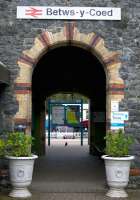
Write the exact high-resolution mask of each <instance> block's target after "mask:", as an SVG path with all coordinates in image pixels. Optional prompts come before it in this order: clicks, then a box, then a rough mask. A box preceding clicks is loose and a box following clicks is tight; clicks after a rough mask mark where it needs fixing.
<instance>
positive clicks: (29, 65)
mask: <svg viewBox="0 0 140 200" xmlns="http://www.w3.org/2000/svg"><path fill="white" fill-rule="evenodd" d="M29 4H30V5H29ZM17 6H81V7H84V6H85V7H86V6H91V7H119V8H121V9H122V19H121V20H120V21H110V20H107V21H106V20H73V21H71V20H46V19H45V20H39V19H35V20H31V19H26V20H24V19H16V7H17ZM139 10H140V2H139V1H138V0H134V1H129V0H123V1H120V0H104V1H103V0H98V1H97V0H80V1H78V0H58V1H52V0H48V1H47V2H46V1H45V0H40V1H36V0H31V1H30V2H29V1H27V0H20V1H17V0H15V1H9V0H5V1H3V0H1V1H0V13H1V18H0V60H1V62H2V63H4V64H5V65H6V66H7V68H8V70H9V71H10V86H8V87H6V88H5V89H4V90H2V91H1V94H0V131H3V130H13V129H14V127H15V125H16V124H24V125H26V127H27V131H30V130H31V124H32V111H31V110H32V95H31V93H32V92H31V91H32V73H33V69H34V67H35V66H36V65H37V63H38V62H39V60H40V58H41V56H43V55H45V54H47V51H48V47H49V48H54V47H55V45H56V44H58V46H61V44H63V45H64V46H69V42H71V45H74V46H76V47H78V48H83V49H85V50H87V46H88V47H89V48H90V52H91V53H93V54H94V55H95V57H97V58H98V59H99V60H100V61H101V63H102V65H103V66H104V70H105V74H106V88H107V89H106V113H107V115H106V116H107V122H110V112H111V111H110V110H111V101H112V100H117V101H118V102H119V109H120V110H121V111H123V110H124V111H128V112H129V121H128V122H127V126H126V127H125V130H126V133H127V134H132V135H133V136H134V137H135V145H134V148H133V151H134V153H135V155H136V165H139V164H140V159H139V154H140V153H139V152H140V151H139V144H140V130H139V128H140V111H139V108H140V86H139V85H140V78H139V77H140V57H139V54H140V34H139V32H140V13H139ZM38 81H39V80H38Z"/></svg>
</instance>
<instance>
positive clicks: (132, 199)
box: [0, 190, 140, 200]
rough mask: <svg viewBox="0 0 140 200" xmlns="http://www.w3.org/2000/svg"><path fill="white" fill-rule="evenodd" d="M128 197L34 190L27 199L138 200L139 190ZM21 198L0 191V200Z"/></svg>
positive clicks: (131, 192)
mask: <svg viewBox="0 0 140 200" xmlns="http://www.w3.org/2000/svg"><path fill="white" fill-rule="evenodd" d="M128 194H129V197H128V198H109V197H107V196H105V192H95V193H81V192H79V193H61V192H60V193H39V192H34V193H33V195H32V197H31V198H26V199H27V200H139V199H140V191H138V190H133V191H128ZM12 199H17V200H21V199H22V198H11V197H8V193H3V192H2V193H0V200H12Z"/></svg>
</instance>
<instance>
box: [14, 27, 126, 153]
mask: <svg viewBox="0 0 140 200" xmlns="http://www.w3.org/2000/svg"><path fill="white" fill-rule="evenodd" d="M81 55H82V56H81ZM63 56H64V57H65V56H66V58H67V59H66V60H67V62H65V61H64V57H63ZM60 58H61V59H60ZM54 60H55V61H58V63H59V65H57V66H56V64H55V63H54ZM46 63H47V64H46ZM61 63H62V64H61ZM18 64H19V67H20V73H19V77H18V78H17V80H16V86H17V87H16V88H17V89H16V94H17V100H18V101H19V112H18V113H17V114H16V116H15V123H22V124H25V125H26V127H27V128H26V131H27V132H29V131H31V127H32V126H31V121H32V120H31V119H32V117H31V116H32V111H31V110H32V109H31V108H32V97H33V111H34V108H35V107H36V108H37V106H35V104H37V105H38V109H39V110H38V111H36V113H40V111H41V110H42V111H41V113H40V114H36V115H38V116H40V119H41V115H44V113H43V110H45V109H44V103H43V102H44V98H45V97H46V96H49V95H51V94H53V93H55V92H58V91H63V92H69V91H75V92H79V93H81V94H83V95H86V96H87V97H88V98H89V99H90V113H91V116H90V124H91V126H90V133H91V136H90V137H91V140H90V142H91V144H90V149H91V151H93V150H94V149H92V148H94V146H95V145H94V144H97V145H98V146H100V143H101V144H103V143H102V139H103V135H104V134H102V133H103V132H104V133H105V129H106V128H107V129H109V128H110V113H111V101H112V100H117V101H119V102H120V101H121V100H122V99H123V96H124V91H123V89H124V82H123V80H122V79H121V78H120V76H119V68H120V66H121V63H120V61H119V58H118V53H117V52H109V51H108V50H107V49H106V47H105V46H104V40H103V39H102V38H100V37H99V36H98V35H96V34H95V33H90V34H82V33H80V32H79V31H78V29H77V28H76V27H75V26H74V25H73V24H66V25H65V27H64V29H63V30H62V31H61V32H59V33H55V34H52V33H50V32H47V31H46V32H44V33H42V34H41V35H40V36H39V37H37V38H36V39H35V44H34V46H33V47H32V48H31V49H30V50H26V51H24V52H23V54H22V56H21V58H20V59H19V60H18ZM50 66H51V67H50ZM64 67H65V69H66V70H64V69H63V68H64ZM47 69H48V75H47V77H46V74H47ZM54 72H56V73H55V74H56V75H54ZM58 74H59V76H58ZM53 76H54V77H53ZM32 77H33V79H32ZM85 77H86V78H85ZM54 79H55V80H54ZM84 79H85V81H84ZM44 81H45V84H44ZM32 83H33V85H32ZM65 83H67V84H65ZM31 85H32V87H31ZM31 90H32V91H33V96H32V97H31ZM40 91H41V92H40ZM38 97H39V98H38ZM38 99H39V100H38ZM93 112H97V113H98V112H101V113H105V118H106V121H105V122H104V123H103V122H102V125H101V123H98V121H96V122H95V120H94V119H93ZM34 113H35V111H34ZM93 124H94V125H93ZM92 125H93V126H92ZM39 126H41V124H40V125H39ZM42 129H43V128H42ZM40 130H41V127H40ZM94 133H95V134H94ZM96 133H98V134H96ZM99 133H101V135H102V136H100V134H99ZM39 135H40V134H39ZM95 135H96V137H97V138H96V137H95ZM42 136H43V135H42ZM39 137H40V136H39ZM43 141H44V138H43V137H42V141H41V140H40V144H38V145H39V149H40V151H41V152H40V153H42V152H43V148H42V149H41V148H40V147H43V145H42V143H43ZM95 141H96V142H95ZM93 143H94V144H93Z"/></svg>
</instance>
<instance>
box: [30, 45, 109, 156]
mask: <svg viewBox="0 0 140 200" xmlns="http://www.w3.org/2000/svg"><path fill="white" fill-rule="evenodd" d="M57 92H66V93H67V92H69V93H80V94H82V95H84V96H86V97H87V98H89V100H90V132H91V134H90V152H93V151H94V150H95V147H97V146H98V147H99V148H98V149H100V148H101V149H103V147H104V145H105V144H104V139H103V138H104V135H105V132H106V123H105V121H104V122H102V123H98V122H97V121H96V122H95V121H94V119H93V115H94V114H93V113H94V112H96V113H98V112H100V113H104V115H105V113H106V76H105V72H104V68H103V65H102V64H101V63H100V61H99V59H97V57H96V56H94V55H93V54H92V53H91V52H90V51H87V50H85V49H82V48H80V47H76V46H61V47H57V48H54V49H51V50H49V51H48V52H47V53H46V54H45V55H43V56H42V58H41V59H40V60H39V62H38V63H37V65H36V66H35V68H34V71H33V76H32V101H33V118H32V119H33V120H32V121H33V127H32V133H33V135H34V136H35V137H36V139H37V140H36V141H37V143H36V147H37V146H38V147H37V149H38V150H37V151H38V153H40V154H41V152H43V151H44V150H43V147H45V143H44V139H43V137H44V135H43V132H44V125H43V124H44V118H45V100H46V98H47V97H49V96H50V95H52V94H55V93H57ZM39 141H40V142H39ZM95 144H96V145H95ZM41 148H42V149H41ZM39 151H40V152H39ZM44 152H45V151H44Z"/></svg>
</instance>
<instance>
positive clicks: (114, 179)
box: [102, 155, 134, 198]
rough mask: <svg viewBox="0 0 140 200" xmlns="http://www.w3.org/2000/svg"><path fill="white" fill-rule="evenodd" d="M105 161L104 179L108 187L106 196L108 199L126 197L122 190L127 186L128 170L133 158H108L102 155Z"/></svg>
mask: <svg viewBox="0 0 140 200" xmlns="http://www.w3.org/2000/svg"><path fill="white" fill-rule="evenodd" d="M102 158H103V159H104V161H105V168H106V177H107V183H108V186H109V191H108V192H107V194H106V195H107V196H109V197H118V198H121V197H128V194H127V193H126V191H125V190H124V188H125V187H126V186H127V185H128V181H129V170H130V163H131V160H133V159H134V156H126V157H109V156H107V155H103V156H102Z"/></svg>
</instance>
